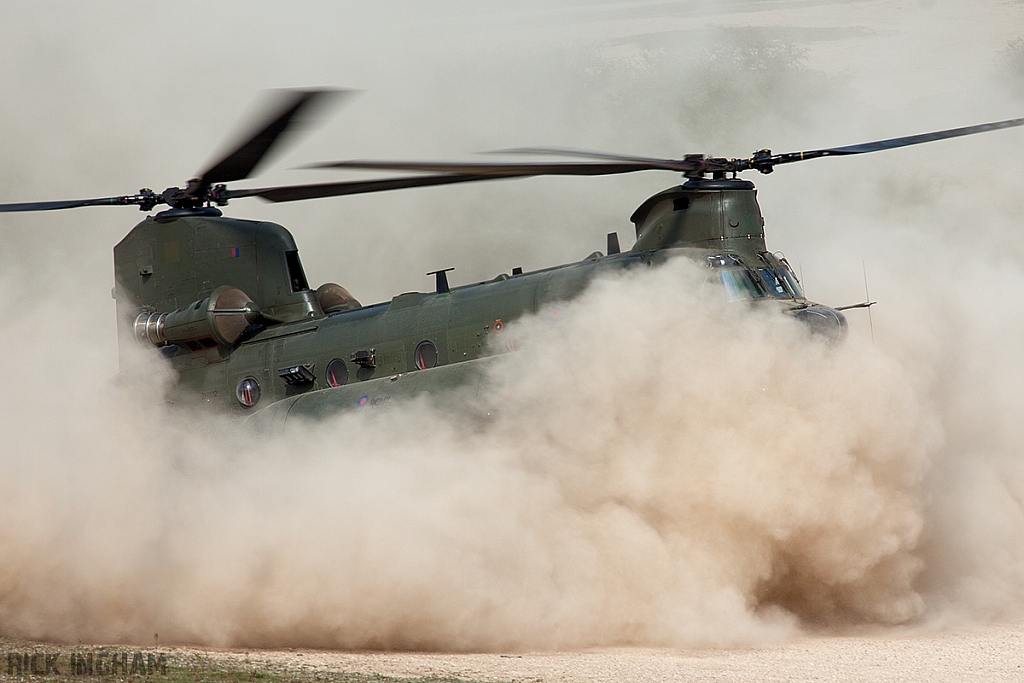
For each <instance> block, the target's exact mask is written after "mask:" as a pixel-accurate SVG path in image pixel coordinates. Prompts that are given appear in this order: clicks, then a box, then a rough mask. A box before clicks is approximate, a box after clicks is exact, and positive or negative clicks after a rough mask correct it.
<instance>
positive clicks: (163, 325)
mask: <svg viewBox="0 0 1024 683" xmlns="http://www.w3.org/2000/svg"><path fill="white" fill-rule="evenodd" d="M259 318H260V310H259V307H258V306H257V305H256V304H255V303H253V301H252V299H250V298H249V295H247V294H246V293H245V292H243V291H242V290H240V289H238V288H237V287H230V286H228V285H224V286H221V287H218V288H217V289H215V290H213V292H211V293H210V296H208V297H207V298H205V299H201V300H199V301H196V302H195V303H193V304H191V305H189V306H187V307H185V308H179V309H178V310H176V311H172V312H170V313H141V314H139V316H138V317H137V318H136V319H135V326H134V328H135V338H136V339H138V340H139V342H140V343H143V344H152V345H154V346H166V345H168V344H177V345H181V346H184V347H186V348H189V349H191V350H193V351H200V350H202V349H209V348H213V347H215V346H225V347H228V348H230V347H232V346H234V345H235V344H236V343H237V342H238V340H239V339H240V338H241V336H242V333H243V332H245V330H246V328H248V327H249V325H251V324H252V323H254V322H256V320H258V319H259Z"/></svg>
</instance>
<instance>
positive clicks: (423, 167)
mask: <svg viewBox="0 0 1024 683" xmlns="http://www.w3.org/2000/svg"><path fill="white" fill-rule="evenodd" d="M304 168H356V169H364V170H378V171H432V172H434V173H452V174H458V175H479V176H494V177H522V176H531V175H612V174H615V173H633V172H635V171H650V170H662V171H679V172H686V171H696V170H698V169H700V168H701V165H700V163H699V162H693V161H689V160H681V161H672V160H664V161H663V160H660V159H652V160H649V161H614V162H607V163H595V162H590V163H574V162H569V161H562V162H555V163H544V162H531V163H513V162H507V161H497V162H443V161H362V160H355V161H334V162H327V163H323V164H313V165H311V166H305V167H304Z"/></svg>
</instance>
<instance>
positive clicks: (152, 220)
mask: <svg viewBox="0 0 1024 683" xmlns="http://www.w3.org/2000/svg"><path fill="white" fill-rule="evenodd" d="M345 92H346V91H339V90H331V89H310V90H286V91H282V92H281V93H280V101H279V103H278V105H277V106H276V107H275V108H273V109H272V110H270V112H269V114H268V116H267V117H266V119H265V121H264V122H263V123H262V124H261V125H258V126H256V127H254V128H253V130H252V131H251V132H250V133H249V134H248V135H247V136H245V137H243V140H244V141H243V142H242V143H241V144H240V145H239V146H238V147H237V148H234V149H233V150H232V151H231V152H230V153H228V154H227V155H225V156H223V157H222V158H220V159H219V160H218V161H216V162H215V163H213V164H211V165H210V166H209V167H208V168H206V169H205V170H204V171H203V172H201V173H200V174H198V175H197V177H195V178H193V179H191V180H189V181H188V182H187V183H186V184H185V186H184V187H183V188H179V187H170V188H167V189H165V190H164V191H163V192H160V193H157V192H154V191H153V190H151V189H148V188H143V189H141V190H139V191H138V192H137V193H136V194H132V195H122V196H113V197H104V198H97V199H84V200H61V201H46V202H28V203H9V204H0V212H24V211H51V210H62V209H71V208H80V207H87V206H138V207H139V209H140V210H141V211H143V212H147V213H149V212H151V211H153V210H154V209H156V207H158V206H166V207H168V208H167V209H165V210H163V211H160V212H157V213H155V214H151V215H148V216H147V217H146V218H145V219H144V220H143V221H142V222H140V223H139V224H137V225H136V226H135V227H134V228H132V230H131V231H130V232H129V233H128V234H127V235H126V236H125V237H124V238H123V239H122V240H121V241H120V242H119V243H118V244H117V245H116V246H115V247H114V250H113V252H114V280H115V286H114V289H113V295H114V298H115V302H116V309H117V321H118V322H117V325H118V345H119V351H120V353H119V359H120V367H121V371H122V372H125V371H126V370H127V366H128V364H129V360H128V358H129V356H130V355H131V354H129V353H127V350H128V346H130V345H138V344H142V345H143V346H144V347H147V348H149V349H151V350H152V352H153V353H158V354H160V355H161V356H162V357H163V358H164V359H166V361H167V362H168V363H169V364H170V366H171V367H172V368H173V369H174V371H175V373H176V376H177V382H176V383H175V384H174V386H173V387H172V388H171V389H170V391H169V395H168V400H169V401H171V402H174V403H184V404H186V405H198V406H210V407H212V408H214V409H218V410H219V411H222V412H223V411H226V412H227V413H229V414H233V415H237V416H246V417H249V418H250V419H253V420H255V421H257V422H259V423H260V424H263V425H267V426H270V427H272V428H279V427H281V426H283V425H284V424H286V423H288V422H289V421H291V420H295V419H301V418H322V417H324V416H327V415H331V414H333V413H336V412H339V411H342V410H347V409H355V410H358V409H366V408H370V409H374V408H382V407H387V406H390V405H392V404H393V403H394V402H397V401H398V400H401V399H406V398H411V397H416V396H420V395H430V396H433V397H435V398H436V397H446V399H445V400H448V401H451V400H459V399H461V400H462V401H463V403H464V404H465V402H466V401H467V400H469V401H472V398H473V396H474V392H479V391H481V386H482V384H481V383H482V381H483V380H482V378H483V376H484V374H485V373H484V372H482V368H483V366H484V365H486V364H488V363H491V362H493V360H494V359H495V358H497V357H499V356H500V355H501V354H502V353H503V352H509V351H514V350H516V348H517V345H519V344H521V343H522V342H521V340H519V339H518V338H517V334H516V328H517V325H516V324H515V323H516V321H517V320H518V319H520V318H522V317H523V316H525V315H529V314H536V313H547V314H548V315H550V316H552V317H557V315H558V310H559V309H558V306H559V304H561V303H562V302H565V301H569V300H571V299H573V298H574V297H576V296H578V295H579V294H580V293H582V292H583V291H584V290H585V289H586V288H587V286H588V285H589V284H590V283H591V282H592V281H593V280H594V278H596V277H598V276H599V275H601V274H605V273H609V272H615V271H621V270H624V269H630V268H638V267H644V266H652V265H658V264H661V263H664V262H665V261H667V260H668V259H670V258H674V257H677V256H683V257H686V258H690V259H693V260H695V261H697V262H699V263H701V264H703V265H704V266H705V267H706V268H707V273H708V275H707V280H706V282H712V283H714V285H715V287H716V288H717V291H719V292H720V293H721V295H722V297H723V299H724V300H725V301H743V302H747V303H748V304H750V305H754V306H773V307H776V308H778V309H779V310H780V311H781V312H782V313H783V314H785V315H791V316H793V317H794V318H796V319H797V320H799V321H801V322H803V323H804V324H806V325H807V328H808V329H809V330H810V331H811V332H812V333H814V334H816V335H819V336H823V337H825V338H826V339H828V340H831V341H840V340H841V339H842V338H843V337H844V335H845V334H846V319H845V317H844V314H843V313H842V311H843V310H845V309H848V308H858V307H861V308H866V307H870V306H871V305H872V304H873V303H874V302H871V301H865V302H864V303H862V304H854V305H852V306H840V307H834V308H833V307H829V306H825V305H823V304H819V303H816V302H813V301H810V300H809V299H807V297H806V296H805V294H804V291H803V288H802V286H801V284H800V281H799V279H798V278H797V276H796V273H795V272H794V269H793V268H792V266H791V265H790V263H789V262H788V261H787V260H786V259H785V258H784V257H782V256H779V255H777V254H774V253H772V252H770V251H769V250H768V248H767V246H766V243H765V234H764V225H765V221H764V218H763V216H762V214H761V210H760V207H759V205H758V202H757V194H756V189H755V186H754V183H753V182H751V181H749V180H745V179H740V178H738V177H737V176H738V174H739V173H742V172H745V171H757V172H759V173H762V174H768V173H772V172H773V171H774V169H775V167H776V166H781V165H785V164H790V163H795V162H798V161H808V160H811V159H817V158H821V157H829V156H849V155H856V154H865V153H869V152H876V151H882V150H889V149H895V148H899V147H905V146H909V145H917V144H922V143H926V142H932V141H937V140H943V139H948V138H953V137H959V136H965V135H973V134H977V133H982V132H986V131H993V130H999V129H1003V128H1011V127H1017V126H1021V125H1024V118H1018V119H1010V120H1005V121H998V122H994V123H986V124H981V125H974V126H967V127H963V128H954V129H947V130H942V131H937V132H932V133H925V134H919V135H911V136H906V137H899V138H891V139H886V140H879V141H874V142H867V143H862V144H856V145H849V146H843V147H832V148H825V149H815V150H809V151H802V152H789V153H784V154H773V153H772V152H771V151H770V150H768V149H762V150H759V151H757V152H754V153H753V154H752V155H751V156H750V157H748V158H742V159H737V158H732V159H728V158H719V157H710V156H705V155H702V154H688V155H685V156H683V157H682V158H679V159H658V158H651V157H640V156H626V155H620V154H608V153H603V152H590V151H581V150H574V149H563V148H517V149H510V150H502V151H503V152H505V153H508V154H529V155H558V156H561V157H573V160H571V161H566V160H559V161H551V162H548V161H527V162H509V161H498V162H413V161H363V160H355V161H334V162H321V163H316V164H311V165H309V166H308V167H309V168H320V169H348V170H351V169H356V170H370V171H389V172H399V173H405V174H409V173H412V175H396V176H391V177H384V178H373V179H370V180H347V181H341V182H333V183H316V184H299V185H286V186H277V187H267V188H238V189H236V188H229V187H228V186H227V184H228V183H233V182H236V181H240V180H245V179H247V178H250V177H252V176H253V175H254V173H255V171H256V169H257V167H258V166H259V165H260V164H261V163H262V162H263V161H264V160H265V159H266V158H267V156H268V155H269V153H270V152H271V151H273V150H275V149H276V148H278V147H279V146H280V144H281V142H282V141H283V140H284V139H286V138H287V137H288V135H289V134H291V133H294V132H295V131H296V130H298V129H300V128H301V127H302V125H303V123H304V122H306V121H308V116H309V115H310V114H311V113H312V112H313V111H315V110H316V109H318V108H320V107H323V106H325V105H326V104H328V103H330V102H332V101H337V100H338V99H340V98H341V96H342V95H344V94H345ZM647 170H660V171H670V172H675V173H679V174H681V175H682V176H683V178H685V182H683V183H682V184H680V185H677V186H674V187H670V188H668V189H665V190H663V191H661V192H659V193H657V194H655V195H653V196H651V197H649V198H648V199H646V200H645V201H644V202H642V203H641V204H640V205H639V207H638V208H637V209H636V210H635V211H634V212H633V214H632V215H631V217H630V221H631V222H632V223H633V224H634V227H635V233H636V239H635V241H634V243H633V245H632V247H631V248H630V249H628V250H626V251H623V250H622V249H621V248H620V245H619V240H618V234H617V233H609V234H608V236H607V242H606V250H605V253H601V252H594V253H593V254H591V255H589V256H588V257H587V258H585V259H583V260H581V261H579V262H574V263H568V264H563V265H557V266H553V267H549V268H545V269H541V270H537V271H532V272H523V270H522V269H521V268H515V269H513V270H512V271H511V273H501V274H499V275H498V276H496V277H495V278H493V279H491V280H487V281H483V282H476V283H472V284H466V285H461V286H457V287H452V286H451V285H450V284H449V282H448V277H447V273H448V272H449V271H450V270H452V269H451V268H447V269H443V270H437V271H433V272H431V273H428V274H427V275H432V276H434V282H435V286H434V290H433V291H431V292H406V293H403V294H399V295H397V296H395V297H393V298H392V299H391V300H390V301H385V302H381V303H376V304H371V305H363V304H361V303H360V302H359V301H357V300H356V299H355V298H354V297H353V296H352V295H351V294H350V293H349V292H348V290H347V289H345V288H344V287H342V286H341V285H338V284H335V283H327V284H324V285H321V286H320V287H318V288H316V289H313V288H311V287H310V286H309V283H308V282H307V279H306V276H305V273H304V271H303V268H302V263H301V260H300V259H299V251H298V247H297V246H296V243H295V240H294V238H293V236H292V234H291V233H290V232H289V231H288V230H287V229H286V228H285V227H283V226H281V225H278V224H276V223H270V222H265V221H253V220H243V219H235V218H229V217H225V216H224V215H223V213H222V211H221V210H220V208H218V207H224V206H226V205H227V204H228V202H229V201H232V200H235V199H241V198H246V197H259V198H260V199H263V200H265V201H270V202H292V201H302V200H308V199H316V198H323V197H335V196H343V195H351V194H364V193H370V192H382V191H389V190H397V189H403V188H413V187H429V186H440V185H448V184H454V183H466V182H477V181H484V180H500V179H511V178H524V177H533V176H541V175H572V176H591V175H612V174H620V173H633V172H638V171H647ZM455 389H458V390H459V391H458V392H455V391H454V390H455ZM456 394H458V396H457V397H456ZM453 397H455V398H453Z"/></svg>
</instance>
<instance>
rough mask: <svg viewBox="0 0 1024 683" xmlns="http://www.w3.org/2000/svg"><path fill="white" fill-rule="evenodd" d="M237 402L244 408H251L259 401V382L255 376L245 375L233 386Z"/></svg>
mask: <svg viewBox="0 0 1024 683" xmlns="http://www.w3.org/2000/svg"><path fill="white" fill-rule="evenodd" d="M235 396H236V397H237V398H238V402H239V403H241V404H242V405H243V406H245V407H246V408H252V407H253V406H254V405H256V404H257V403H259V401H260V383H259V381H258V380H257V379H256V378H255V377H246V378H245V379H243V380H242V381H241V382H239V383H238V386H237V387H236V388H235Z"/></svg>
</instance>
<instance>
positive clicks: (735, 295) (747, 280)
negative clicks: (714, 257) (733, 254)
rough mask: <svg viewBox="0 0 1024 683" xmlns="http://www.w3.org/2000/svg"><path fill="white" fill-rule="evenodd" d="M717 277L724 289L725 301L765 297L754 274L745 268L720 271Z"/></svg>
mask: <svg viewBox="0 0 1024 683" xmlns="http://www.w3.org/2000/svg"><path fill="white" fill-rule="evenodd" d="M718 277H719V280H720V281H721V283H722V286H723V287H724V288H725V298H726V300H727V301H741V300H743V299H760V298H762V297H763V296H764V295H765V294H764V290H763V289H762V288H761V286H760V285H759V283H758V281H757V279H756V278H755V277H754V274H753V273H751V272H750V271H749V270H747V269H746V268H729V269H722V270H719V271H718Z"/></svg>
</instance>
